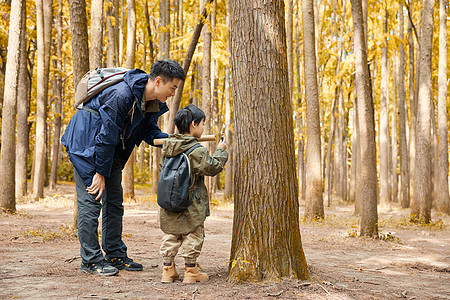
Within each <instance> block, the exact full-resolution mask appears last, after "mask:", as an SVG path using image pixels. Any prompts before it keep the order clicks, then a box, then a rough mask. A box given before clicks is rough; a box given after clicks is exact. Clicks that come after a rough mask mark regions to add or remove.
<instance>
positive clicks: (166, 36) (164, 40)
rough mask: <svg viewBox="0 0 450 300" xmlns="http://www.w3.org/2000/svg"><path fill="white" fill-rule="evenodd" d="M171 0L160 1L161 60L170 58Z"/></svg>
mask: <svg viewBox="0 0 450 300" xmlns="http://www.w3.org/2000/svg"><path fill="white" fill-rule="evenodd" d="M169 26H170V0H160V1H159V32H160V33H159V58H160V59H167V58H170V28H169Z"/></svg>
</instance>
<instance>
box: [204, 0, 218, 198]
mask: <svg viewBox="0 0 450 300" xmlns="http://www.w3.org/2000/svg"><path fill="white" fill-rule="evenodd" d="M216 5H217V2H213V3H212V4H211V9H212V13H211V16H210V18H211V114H210V116H211V117H210V118H209V119H210V122H211V123H210V126H211V127H210V130H209V132H210V133H216V132H218V131H219V95H218V93H217V87H218V85H219V76H218V69H217V64H216V61H215V58H214V57H213V56H212V52H213V48H212V47H213V44H212V40H213V38H214V35H215V29H216V28H215V27H216V16H217V7H216ZM213 33H214V34H213ZM206 132H208V131H206ZM210 147H211V152H212V151H214V149H213V148H212V145H211V144H210ZM218 178H219V176H216V177H214V178H213V177H207V179H208V181H209V189H208V191H209V193H210V195H214V194H215V193H216V191H217V185H218V181H217V180H218Z"/></svg>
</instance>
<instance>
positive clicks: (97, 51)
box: [89, 0, 103, 70]
mask: <svg viewBox="0 0 450 300" xmlns="http://www.w3.org/2000/svg"><path fill="white" fill-rule="evenodd" d="M90 32H91V46H90V60H89V62H90V69H91V70H93V69H95V68H101V67H102V66H103V0H91V30H90Z"/></svg>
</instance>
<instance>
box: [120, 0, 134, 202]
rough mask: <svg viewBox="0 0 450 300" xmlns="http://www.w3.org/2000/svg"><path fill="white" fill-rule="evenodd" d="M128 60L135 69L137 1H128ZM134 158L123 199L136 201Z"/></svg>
mask: <svg viewBox="0 0 450 300" xmlns="http://www.w3.org/2000/svg"><path fill="white" fill-rule="evenodd" d="M127 10H128V22H127V60H126V62H125V67H126V68H128V69H134V68H135V64H136V10H135V0H127ZM134 157H135V150H133V153H132V154H131V156H130V158H129V159H128V161H127V163H126V164H125V167H124V168H123V197H124V199H132V200H134Z"/></svg>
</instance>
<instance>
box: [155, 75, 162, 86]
mask: <svg viewBox="0 0 450 300" xmlns="http://www.w3.org/2000/svg"><path fill="white" fill-rule="evenodd" d="M161 81H162V78H161V77H160V76H156V78H155V84H156V85H159V84H160V83H161Z"/></svg>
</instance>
